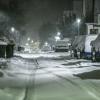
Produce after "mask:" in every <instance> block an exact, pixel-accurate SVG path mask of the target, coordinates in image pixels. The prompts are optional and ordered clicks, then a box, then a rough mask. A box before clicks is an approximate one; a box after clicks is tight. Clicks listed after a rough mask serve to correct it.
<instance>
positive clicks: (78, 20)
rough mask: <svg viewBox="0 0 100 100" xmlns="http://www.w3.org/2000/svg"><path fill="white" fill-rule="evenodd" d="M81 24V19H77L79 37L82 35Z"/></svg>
mask: <svg viewBox="0 0 100 100" xmlns="http://www.w3.org/2000/svg"><path fill="white" fill-rule="evenodd" d="M80 23H81V19H79V18H78V19H77V24H78V36H79V34H80Z"/></svg>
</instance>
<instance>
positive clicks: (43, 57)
mask: <svg viewBox="0 0 100 100" xmlns="http://www.w3.org/2000/svg"><path fill="white" fill-rule="evenodd" d="M2 62H3V64H1V66H2V68H1V70H0V72H2V73H3V76H2V77H1V78H0V87H1V89H0V100H100V94H99V93H100V80H99V79H100V76H98V77H97V76H96V75H100V74H95V75H94V72H93V71H96V72H95V73H99V72H100V63H92V62H91V61H87V60H83V59H81V60H77V59H71V58H70V57H69V53H41V54H17V57H14V58H12V59H7V60H3V59H2V60H1V63H2ZM98 71H99V72H98ZM90 73H92V74H90ZM94 76H95V77H94Z"/></svg>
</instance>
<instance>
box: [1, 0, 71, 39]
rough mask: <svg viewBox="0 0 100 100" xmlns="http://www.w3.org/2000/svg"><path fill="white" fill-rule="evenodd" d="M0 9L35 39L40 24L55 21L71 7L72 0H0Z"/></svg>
mask: <svg viewBox="0 0 100 100" xmlns="http://www.w3.org/2000/svg"><path fill="white" fill-rule="evenodd" d="M0 9H1V10H3V11H5V12H7V13H8V14H9V15H11V16H12V17H13V19H14V20H15V21H16V23H17V25H19V26H20V27H23V28H24V29H25V30H26V31H27V34H28V35H30V36H32V37H35V39H37V38H38V30H39V28H40V26H41V25H42V24H43V23H46V22H52V23H55V22H56V21H57V18H58V16H60V15H61V14H62V12H63V11H64V10H70V9H72V0H0Z"/></svg>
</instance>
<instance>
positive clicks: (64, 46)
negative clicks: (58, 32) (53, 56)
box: [54, 38, 71, 52]
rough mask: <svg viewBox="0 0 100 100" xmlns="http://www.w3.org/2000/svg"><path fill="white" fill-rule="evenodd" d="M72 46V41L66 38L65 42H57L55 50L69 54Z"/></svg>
mask: <svg viewBox="0 0 100 100" xmlns="http://www.w3.org/2000/svg"><path fill="white" fill-rule="evenodd" d="M70 45H71V41H70V39H69V38H65V39H63V40H59V41H57V42H56V44H55V47H54V50H55V52H67V51H68V50H69V47H70Z"/></svg>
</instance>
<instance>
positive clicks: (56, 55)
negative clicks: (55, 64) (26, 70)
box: [15, 52, 70, 59]
mask: <svg viewBox="0 0 100 100" xmlns="http://www.w3.org/2000/svg"><path fill="white" fill-rule="evenodd" d="M15 55H16V56H20V57H22V58H31V59H35V58H59V57H66V56H69V55H70V53H69V52H66V53H65V52H64V53H55V52H51V53H50V52H49V53H48V52H42V53H32V54H31V53H30V54H29V53H15Z"/></svg>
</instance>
